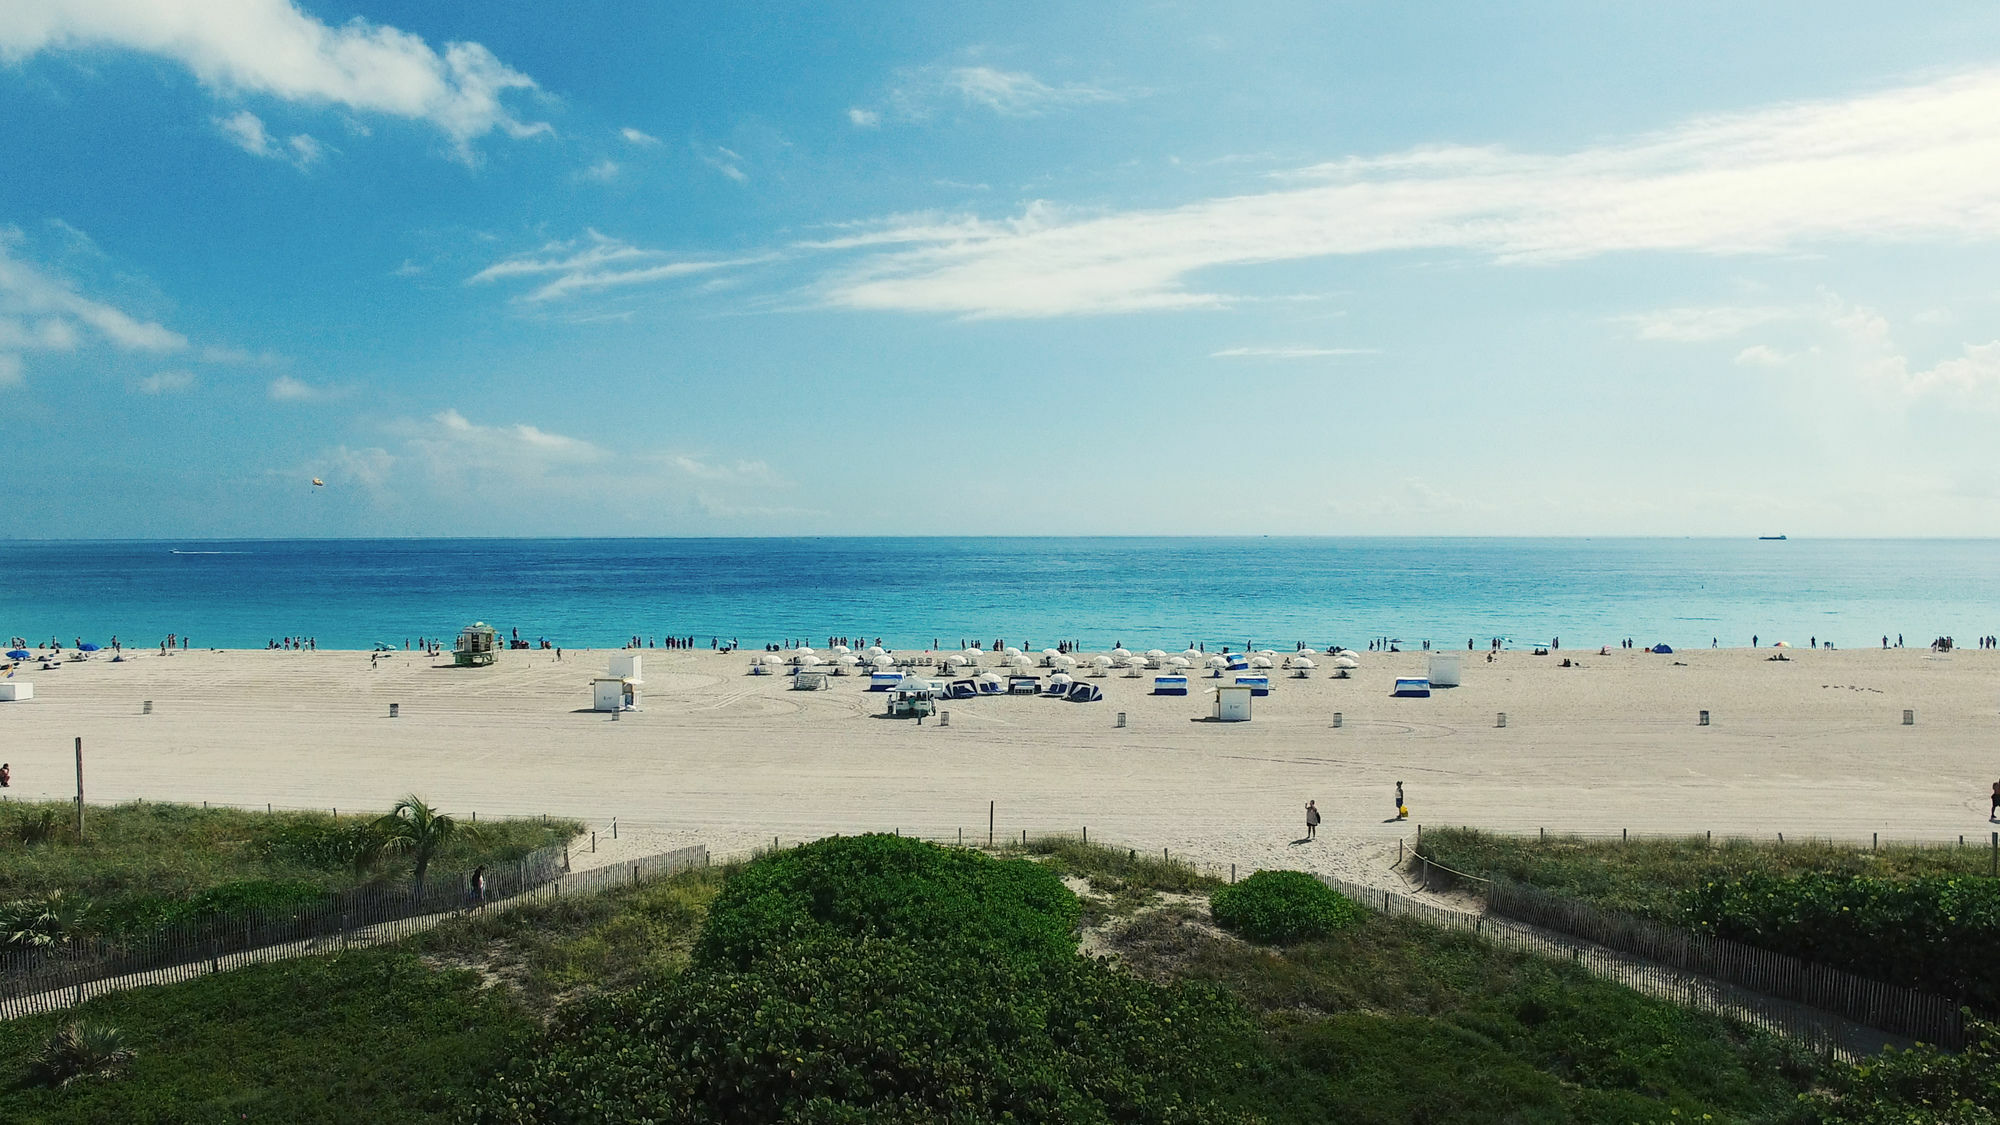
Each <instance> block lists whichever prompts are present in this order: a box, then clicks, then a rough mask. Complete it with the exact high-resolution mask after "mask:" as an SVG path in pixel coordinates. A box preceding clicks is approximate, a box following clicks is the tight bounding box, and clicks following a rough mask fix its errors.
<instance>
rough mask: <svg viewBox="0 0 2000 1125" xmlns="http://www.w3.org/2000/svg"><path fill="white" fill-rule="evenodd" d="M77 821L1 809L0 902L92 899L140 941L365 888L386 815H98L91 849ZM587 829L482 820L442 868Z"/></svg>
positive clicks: (46, 808) (102, 810)
mask: <svg viewBox="0 0 2000 1125" xmlns="http://www.w3.org/2000/svg"><path fill="white" fill-rule="evenodd" d="M383 811H386V810H383ZM74 815H75V813H74V806H73V805H70V804H68V803H67V802H52V803H42V804H37V803H20V802H7V803H5V804H0V901H6V900H13V899H20V898H28V897H31V896H37V895H42V894H46V893H48V892H51V891H58V890H59V891H62V892H64V893H65V894H66V895H69V896H71V897H81V898H84V899H87V900H89V901H90V902H91V904H92V906H93V913H94V914H95V916H96V919H97V923H98V925H99V926H101V927H102V928H104V929H106V930H109V931H111V932H131V931H136V930H143V929H146V928H148V927H150V926H153V925H158V924H161V923H163V922H171V921H176V920H179V919H181V918H184V917H189V916H194V915H198V914H201V913H205V912H211V911H221V912H228V911H230V910H233V909H243V908H248V907H254V906H268V905H280V904H282V903H284V902H289V901H296V900H298V899H301V898H312V897H314V896H316V895H317V894H319V893H322V892H324V891H329V890H339V889H343V888H346V887H350V886H354V885H356V884H357V883H360V882H362V881H364V880H365V879H366V878H368V877H370V875H371V873H364V872H361V871H357V870H356V868H355V866H354V860H355V857H356V855H357V854H358V851H359V849H360V848H361V846H362V844H363V843H364V842H365V840H366V838H367V836H368V833H369V831H370V826H371V824H372V822H373V821H374V820H375V818H376V817H377V816H379V815H381V813H380V812H371V813H363V812H362V811H361V810H355V813H354V814H343V815H341V816H339V817H335V816H334V815H333V814H332V813H331V812H325V813H321V812H272V813H265V812H255V811H250V810H245V809H224V808H215V809H203V808H196V807H194V806H190V805H175V804H156V803H153V802H150V801H149V802H140V803H136V804H130V805H116V806H107V807H99V806H92V807H90V808H88V809H86V810H85V829H86V831H85V835H84V837H83V838H82V839H80V840H79V839H78V838H77V837H76V835H75V833H74V829H73V820H72V818H73V817H74ZM51 820H53V822H54V828H53V830H51V828H50V822H51ZM581 831H582V826H581V825H579V824H577V823H576V822H574V821H550V822H548V823H547V824H544V823H542V822H541V821H540V820H539V819H537V820H496V821H480V822H479V823H478V826H477V832H476V833H470V834H467V835H465V836H463V837H462V838H459V839H455V840H453V841H452V842H451V843H450V844H448V845H447V846H446V847H445V848H444V849H443V850H442V851H441V852H440V853H439V854H438V856H437V857H436V858H435V859H434V860H433V861H432V864H433V867H434V868H435V869H436V870H439V871H451V870H458V869H462V868H469V867H471V866H473V865H474V864H478V863H501V862H508V861H511V860H514V859H518V858H520V857H521V856H524V855H526V854H528V853H529V852H531V851H534V850H535V849H537V848H541V847H545V846H547V845H550V844H559V843H561V842H563V841H564V840H568V839H570V838H571V837H573V836H575V835H576V834H577V833H579V832H581ZM391 870H393V868H391V867H390V866H388V865H385V866H383V867H382V868H380V869H379V870H378V872H377V873H386V872H389V871H391Z"/></svg>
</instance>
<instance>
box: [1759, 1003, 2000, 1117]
mask: <svg viewBox="0 0 2000 1125" xmlns="http://www.w3.org/2000/svg"><path fill="white" fill-rule="evenodd" d="M1966 1032H1967V1042H1966V1046H1965V1049H1964V1050H1963V1051H1959V1052H1956V1053H1954V1052H1951V1051H1945V1050H1940V1049H1939V1048H1936V1047H1931V1046H1927V1045H1924V1044H1918V1045H1917V1046H1916V1047H1913V1048H1911V1049H1910V1050H1907V1051H1899V1050H1897V1049H1896V1048H1894V1047H1890V1048H1888V1049H1887V1050H1885V1051H1884V1052H1883V1053H1882V1054H1881V1055H1880V1056H1877V1057H1875V1058H1872V1059H1868V1060H1866V1061H1864V1062H1861V1063H1857V1064H1855V1065H1853V1066H1847V1065H1845V1064H1840V1065H1836V1066H1834V1067H1832V1068H1830V1069H1829V1071H1828V1074H1827V1085H1826V1088H1824V1089H1818V1090H1812V1091H1809V1092H1807V1093H1805V1094H1801V1095H1800V1096H1799V1105H1798V1108H1797V1111H1796V1112H1795V1114H1794V1115H1793V1117H1792V1118H1791V1119H1790V1122H1791V1123H1796V1125H1995V1123H1996V1122H2000V1027H1996V1026H1995V1025H1993V1024H1991V1023H1988V1022H1986V1021H1984V1020H1971V1021H1969V1022H1968V1023H1967V1025H1966ZM1788 1125H1790V1123H1788Z"/></svg>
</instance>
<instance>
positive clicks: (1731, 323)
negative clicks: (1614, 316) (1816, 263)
mask: <svg viewBox="0 0 2000 1125" xmlns="http://www.w3.org/2000/svg"><path fill="white" fill-rule="evenodd" d="M1807 311H1809V310H1802V309H1797V308H1780V307H1770V306H1740V305H1716V306H1709V307H1695V308H1677V309H1656V310H1654V311H1652V312H1647V313H1640V314H1639V315H1637V316H1630V317H1622V318H1620V319H1622V320H1624V321H1625V322H1626V323H1628V324H1631V325H1632V326H1633V334H1634V335H1635V336H1637V337H1638V338H1639V339H1641V340H1662V341H1669V342H1672V343H1680V344H1702V343H1708V342H1709V341H1712V340H1727V339H1729V338H1730V337H1732V336H1740V335H1742V334H1743V333H1745V332H1747V331H1749V330H1750V329H1752V328H1756V327H1758V326H1759V325H1763V324H1769V323H1771V322H1772V321H1777V320H1788V319H1791V318H1794V317H1797V316H1799V315H1801V314H1802V313H1804V312H1807Z"/></svg>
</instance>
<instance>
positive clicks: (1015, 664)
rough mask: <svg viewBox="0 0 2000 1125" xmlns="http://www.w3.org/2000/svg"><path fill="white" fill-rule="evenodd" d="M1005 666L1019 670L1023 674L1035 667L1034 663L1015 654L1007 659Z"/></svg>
mask: <svg viewBox="0 0 2000 1125" xmlns="http://www.w3.org/2000/svg"><path fill="white" fill-rule="evenodd" d="M1007 666H1008V667H1009V668H1019V669H1021V670H1022V671H1024V672H1025V671H1027V670H1028V669H1030V668H1033V667H1034V666H1035V662H1034V661H1033V660H1030V659H1028V658H1027V657H1025V656H1023V655H1021V654H1020V653H1018V652H1017V653H1015V654H1014V655H1012V656H1010V657H1008V658H1007Z"/></svg>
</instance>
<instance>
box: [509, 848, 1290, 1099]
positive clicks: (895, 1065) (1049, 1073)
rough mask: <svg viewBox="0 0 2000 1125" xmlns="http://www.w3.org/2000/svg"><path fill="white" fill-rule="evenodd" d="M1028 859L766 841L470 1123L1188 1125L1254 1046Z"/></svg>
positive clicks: (1228, 1087)
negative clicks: (1087, 925) (1105, 947)
mask: <svg viewBox="0 0 2000 1125" xmlns="http://www.w3.org/2000/svg"><path fill="white" fill-rule="evenodd" d="M1077 915H1078V908H1077V903H1076V898H1075V896H1074V895H1071V894H1070V893H1069V891H1068V890H1067V889H1065V888H1064V887H1063V885H1062V883H1061V881H1060V880H1059V879H1058V878H1057V877H1056V875H1055V874H1054V873H1053V872H1050V871H1048V870H1046V869H1044V868H1042V867H1040V866H1038V865H1036V864H1033V863H1029V862H1026V861H1020V860H1013V861H1002V860H996V859H993V858H992V857H989V856H985V855H981V854H979V853H976V852H966V851H958V850H953V849H946V848H940V847H937V846H935V845H931V844H925V843H921V842H918V841H915V840H905V839H899V838H896V837H893V836H863V837H853V838H845V839H842V838H835V839H830V840H823V841H820V842H819V843H816V844H809V845H806V846H804V847H801V848H798V849H796V850H793V851H788V852H781V853H776V854H773V855H769V856H765V857H764V858H762V859H759V860H758V861H757V862H755V863H752V864H751V865H750V866H749V867H747V868H745V869H744V870H743V871H742V872H741V873H740V874H738V875H736V876H735V877H734V878H732V879H731V880H730V881H729V883H728V884H727V885H726V886H725V887H724V889H723V891H722V893H721V894H720V895H719V896H718V897H717V898H716V900H715V901H714V903H713V904H712V905H711V907H710V910H709V916H708V920H707V923H706V925H705V927H704V931H703V934H702V937H701V939H700V941H699V942H698V944H697V946H696V950H695V955H694V961H693V965H692V966H691V967H690V968H689V969H688V970H687V971H686V972H685V973H683V974H681V975H680V976H679V977H676V978H674V979H672V980H671V981H664V982H662V981H653V982H648V983H643V984H641V985H640V986H639V987H638V988H635V989H633V990H632V991H630V992H626V993H622V994H618V995H616V996H612V997H599V998H596V999H592V1000H589V1001H587V1002H585V1003H583V1004H581V1005H579V1006H577V1007H575V1008H573V1009H570V1010H569V1011H567V1012H566V1013H565V1014H564V1015H563V1016H562V1017H561V1018H559V1020H558V1021H557V1024H556V1025H555V1027H554V1028H553V1029H552V1030H551V1031H550V1032H549V1034H548V1036H547V1037H546V1038H545V1039H544V1041H543V1042H542V1043H541V1044H540V1045H539V1046H538V1047H537V1048H536V1049H535V1050H533V1051H531V1052H525V1053H524V1055H523V1058H522V1060H521V1062H520V1064H519V1065H518V1066H517V1067H516V1068H515V1070H514V1071H512V1072H511V1073H510V1074H507V1075H504V1076H502V1078H501V1079H500V1080H498V1081H496V1082H495V1083H494V1084H493V1085H492V1086H491V1087H490V1088H489V1089H488V1090H487V1091H485V1092H484V1093H483V1094H482V1095H481V1096H479V1097H478V1098H476V1099H475V1101H474V1104H473V1107H472V1110H471V1117H472V1119H473V1120H475V1121H482V1122H528V1121H534V1122H571V1121H574V1122H583V1121H591V1122H595V1121H604V1120H612V1121H636V1120H652V1121H661V1122H696V1121H701V1122H708V1121H728V1122H737V1121H741V1122H751V1121H757V1122H764V1121H787V1122H855V1123H860V1122H871V1123H872V1122H889V1123H899V1122H912V1123H914V1122H931V1121H953V1122H958V1121H962V1122H985V1121H1002V1120H1012V1121H1050V1122H1055V1121H1061V1122H1085V1123H1088V1122H1111V1121H1121V1122H1123V1121H1140V1122H1207V1121H1227V1120H1235V1119H1237V1118H1236V1117H1235V1116H1234V1115H1232V1114H1231V1113H1230V1112H1228V1111H1226V1110H1224V1109H1222V1108H1219V1107H1220V1106H1221V1105H1222V1104H1223V1102H1224V1101H1225V1100H1226V1097H1227V1096H1228V1095H1229V1094H1230V1093H1231V1092H1232V1091H1233V1089H1234V1088H1235V1086H1236V1085H1238V1084H1239V1083H1241V1082H1244V1081H1254V1079H1252V1077H1251V1076H1252V1073H1253V1072H1254V1070H1255V1068H1257V1067H1259V1066H1263V1065H1265V1064H1266V1062H1265V1060H1266V1056H1265V1054H1264V1052H1263V1049H1262V1046H1261V1043H1260V1041H1259V1039H1258V1037H1257V1035H1256V1032H1255V1028H1254V1027H1253V1025H1252V1024H1251V1023H1250V1021H1249V1018H1248V1016H1247V1015H1246V1014H1245V1013H1244V1011H1243V1009H1242V1008H1241V1007H1240V1006H1239V1005H1237V1004H1236V1003H1234V1002H1233V1001H1231V1000H1229V999H1227V998H1226V997H1224V996H1223V995H1222V994H1220V993H1218V992H1216V991H1214V990H1212V989H1209V988H1202V987H1196V986H1188V985H1176V986H1171V987H1168V986H1161V985H1157V984H1153V983H1151V982H1149V981H1146V980H1143V979H1140V978H1138V977H1136V976H1132V975H1130V974H1127V973H1124V972H1122V971H1120V970H1118V969H1116V968H1113V967H1112V966H1111V965H1109V964H1108V963H1105V962H1101V961H1097V960H1094V959H1089V958H1085V957H1083V956H1081V955H1079V954H1078V953H1077V951H1076V939H1075V936H1074V927H1075V924H1076V919H1077Z"/></svg>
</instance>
